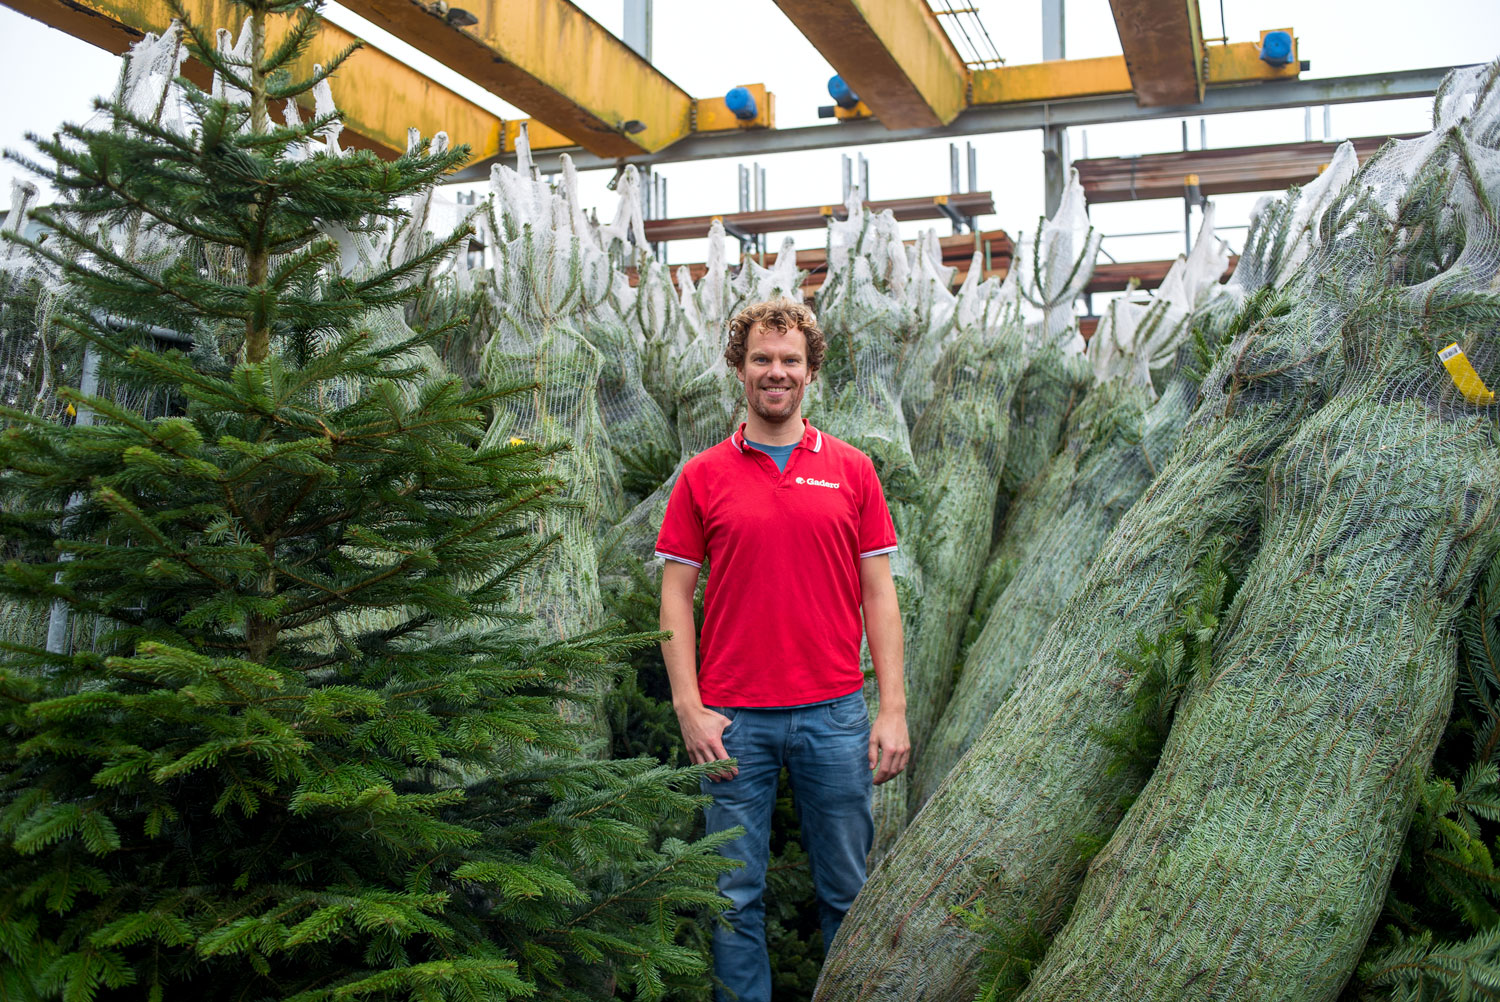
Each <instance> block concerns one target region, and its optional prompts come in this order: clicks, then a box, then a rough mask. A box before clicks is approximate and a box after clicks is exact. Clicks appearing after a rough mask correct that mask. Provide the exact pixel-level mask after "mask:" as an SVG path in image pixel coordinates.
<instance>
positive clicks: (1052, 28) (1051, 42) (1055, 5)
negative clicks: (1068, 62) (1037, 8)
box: [1042, 0, 1068, 60]
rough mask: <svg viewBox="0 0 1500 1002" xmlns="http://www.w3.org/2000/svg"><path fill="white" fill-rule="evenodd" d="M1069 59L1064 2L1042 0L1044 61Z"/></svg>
mask: <svg viewBox="0 0 1500 1002" xmlns="http://www.w3.org/2000/svg"><path fill="white" fill-rule="evenodd" d="M1066 58H1068V18H1067V10H1066V8H1065V6H1064V0H1042V59H1043V60H1052V59H1066Z"/></svg>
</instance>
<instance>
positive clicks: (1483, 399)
mask: <svg viewBox="0 0 1500 1002" xmlns="http://www.w3.org/2000/svg"><path fill="white" fill-rule="evenodd" d="M1438 358H1440V359H1442V362H1443V367H1444V368H1446V369H1447V370H1448V375H1450V376H1452V377H1453V385H1454V386H1457V387H1458V392H1460V393H1462V394H1463V395H1464V399H1465V400H1467V401H1468V402H1469V403H1471V404H1492V403H1494V402H1495V392H1494V391H1493V390H1491V389H1490V388H1489V387H1488V386H1486V385H1484V380H1483V379H1480V378H1479V373H1477V372H1475V371H1474V366H1473V364H1472V363H1471V362H1470V361H1469V358H1468V356H1467V355H1465V354H1464V350H1463V349H1462V348H1460V347H1459V346H1458V342H1457V341H1455V342H1453V343H1452V344H1450V345H1449V346H1448V347H1446V348H1444V349H1443V350H1442V351H1440V352H1438Z"/></svg>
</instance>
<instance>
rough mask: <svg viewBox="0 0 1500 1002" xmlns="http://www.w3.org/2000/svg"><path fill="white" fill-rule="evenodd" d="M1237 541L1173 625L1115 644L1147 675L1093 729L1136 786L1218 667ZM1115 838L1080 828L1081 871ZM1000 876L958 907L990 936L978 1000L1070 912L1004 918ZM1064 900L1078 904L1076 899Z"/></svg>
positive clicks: (1131, 667) (1199, 572)
mask: <svg viewBox="0 0 1500 1002" xmlns="http://www.w3.org/2000/svg"><path fill="white" fill-rule="evenodd" d="M1237 549H1238V548H1237V547H1236V546H1233V545H1231V543H1230V541H1229V540H1228V539H1226V538H1223V537H1221V538H1219V539H1218V540H1216V541H1215V542H1214V543H1212V544H1211V545H1210V546H1208V548H1207V551H1206V552H1205V554H1204V556H1203V558H1202V560H1201V561H1200V562H1199V564H1198V565H1197V567H1196V568H1195V570H1194V574H1193V575H1192V577H1191V578H1190V579H1189V581H1190V583H1189V586H1188V587H1187V589H1186V594H1185V595H1183V596H1181V598H1180V599H1179V600H1178V602H1177V603H1176V605H1177V614H1176V615H1175V616H1174V617H1172V619H1171V620H1170V622H1169V625H1168V626H1167V627H1166V628H1165V629H1164V630H1162V632H1161V633H1160V634H1158V635H1157V636H1155V637H1149V638H1148V637H1146V636H1144V635H1139V634H1138V635H1137V637H1136V642H1135V647H1134V648H1133V649H1131V650H1119V651H1115V652H1114V661H1115V664H1116V667H1117V669H1118V670H1119V671H1120V672H1122V673H1128V674H1129V675H1131V676H1133V677H1136V678H1139V679H1140V680H1141V681H1140V685H1139V686H1138V688H1137V691H1136V696H1135V700H1134V703H1133V705H1132V708H1131V711H1130V712H1129V713H1128V714H1127V715H1126V716H1125V717H1124V719H1122V720H1121V721H1120V723H1119V724H1118V725H1116V726H1113V727H1108V728H1104V727H1095V728H1093V729H1092V730H1091V732H1090V735H1091V737H1092V738H1093V739H1094V740H1095V741H1098V742H1100V743H1101V744H1103V745H1104V746H1105V747H1106V748H1108V749H1110V752H1111V755H1110V759H1109V762H1108V765H1107V766H1106V767H1105V768H1106V769H1107V770H1108V772H1109V773H1110V775H1124V774H1127V773H1128V774H1129V775H1131V776H1133V777H1134V780H1133V781H1132V782H1131V783H1130V784H1129V789H1131V790H1136V791H1138V790H1140V789H1141V788H1142V787H1143V786H1144V785H1145V783H1146V780H1147V779H1149V778H1150V776H1151V773H1152V771H1153V770H1154V769H1155V768H1156V763H1157V760H1158V759H1160V757H1161V750H1162V746H1163V745H1164V744H1165V743H1166V740H1167V735H1168V733H1169V732H1170V731H1171V729H1172V719H1173V715H1174V713H1175V712H1176V708H1177V703H1178V700H1179V699H1180V697H1181V696H1182V693H1183V691H1184V690H1185V689H1186V688H1187V686H1188V684H1189V683H1190V682H1191V681H1192V680H1193V678H1194V677H1195V676H1197V677H1200V678H1201V677H1203V676H1204V675H1206V674H1207V673H1208V671H1209V669H1210V666H1211V659H1212V653H1213V642H1214V636H1215V634H1216V633H1217V632H1218V629H1219V620H1220V618H1221V617H1222V616H1223V614H1224V611H1225V610H1226V609H1227V608H1228V607H1229V603H1230V601H1231V600H1232V599H1233V598H1234V589H1235V585H1236V582H1235V580H1234V578H1233V576H1232V574H1231V571H1230V568H1231V566H1232V562H1233V560H1234V557H1235V554H1236V552H1237ZM1133 800H1134V797H1133V796H1132V797H1130V798H1125V799H1122V800H1121V801H1120V803H1119V805H1118V806H1119V808H1120V811H1121V812H1123V811H1124V810H1126V809H1127V808H1129V806H1130V803H1131V802H1132V801H1133ZM1107 841H1108V840H1107V839H1105V838H1101V837H1100V836H1098V835H1096V834H1094V833H1092V832H1087V833H1078V834H1075V835H1074V837H1073V852H1074V856H1075V860H1074V869H1075V872H1076V873H1077V874H1078V875H1080V876H1081V875H1082V873H1083V871H1084V870H1085V868H1086V867H1087V866H1088V864H1089V861H1090V860H1092V859H1093V858H1094V856H1096V855H1097V854H1098V853H1099V852H1100V851H1101V850H1102V849H1103V848H1104V846H1105V844H1106V843H1107ZM1000 883H1001V881H1000V880H998V878H996V879H992V880H990V881H987V882H986V885H985V887H984V888H983V890H982V891H981V893H980V895H979V896H978V897H977V898H976V900H975V903H974V904H973V905H971V906H968V907H966V908H961V909H958V910H957V911H956V913H955V914H956V915H957V917H958V918H959V919H960V920H962V921H963V922H964V924H965V926H966V927H967V928H969V929H970V930H971V931H973V932H976V933H978V934H979V935H980V937H981V938H982V939H983V941H984V949H983V951H982V955H981V961H980V966H979V982H978V983H979V986H980V987H979V992H978V994H977V996H976V1002H994V1000H997V999H1010V998H1015V997H1016V996H1017V995H1019V994H1021V992H1022V991H1023V990H1024V989H1025V988H1026V986H1027V984H1029V983H1030V981H1031V976H1032V972H1033V970H1034V969H1035V968H1036V966H1037V965H1038V964H1039V963H1040V962H1041V960H1042V957H1043V956H1044V955H1045V954H1046V952H1047V948H1048V947H1049V946H1050V945H1051V942H1052V931H1055V930H1057V929H1058V928H1060V927H1061V926H1062V925H1063V921H1062V919H1065V918H1066V915H1063V916H1061V917H1060V918H1056V917H1053V918H1050V919H1049V918H1047V917H1044V916H1043V915H1042V914H1041V913H1040V912H1039V911H1038V910H1036V909H1032V910H1030V911H1026V912H1022V913H1020V917H1019V918H1015V917H1011V918H1002V917H1003V916H1006V915H1012V916H1014V915H1015V914H1016V912H1015V911H1014V910H1013V909H994V908H987V907H986V905H985V899H986V896H988V895H992V894H994V893H996V892H997V889H998V888H999V886H1000ZM1063 906H1064V907H1065V908H1067V909H1071V903H1069V902H1064V903H1063Z"/></svg>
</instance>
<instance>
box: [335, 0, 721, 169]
mask: <svg viewBox="0 0 1500 1002" xmlns="http://www.w3.org/2000/svg"><path fill="white" fill-rule="evenodd" d="M343 3H344V6H346V7H348V8H349V9H350V10H352V11H354V12H355V13H356V14H359V15H360V16H362V17H366V18H368V19H369V20H371V21H373V22H374V23H375V24H377V25H379V26H380V27H382V28H384V29H386V30H387V31H389V32H391V33H392V34H393V35H395V36H396V37H398V38H400V39H401V40H402V41H404V42H407V43H408V44H410V45H413V46H415V47H416V48H418V49H420V50H421V51H423V52H425V53H427V54H428V55H429V56H431V57H433V58H434V59H436V60H438V62H440V63H442V64H443V65H444V66H447V67H449V68H450V69H453V70H455V71H457V72H458V73H459V74H461V75H462V76H465V77H467V78H468V79H470V80H472V81H474V82H475V83H477V84H479V85H481V86H482V87H484V88H485V89H486V90H489V91H490V92H492V93H494V94H496V95H498V96H499V97H501V98H503V99H505V100H506V101H509V102H510V103H511V104H514V105H516V106H517V107H519V108H521V109H523V110H525V111H527V112H529V113H530V114H531V116H532V117H533V118H535V119H537V120H538V121H540V122H541V123H542V124H543V125H545V126H547V127H548V128H550V129H552V130H555V131H556V132H558V133H561V134H562V135H565V136H567V137H568V138H569V139H571V140H573V141H574V142H575V143H577V144H578V145H580V146H582V147H583V148H584V149H586V150H588V151H589V152H591V153H594V154H597V155H599V156H607V157H627V156H632V155H636V154H640V153H650V152H654V151H656V150H659V149H661V148H662V147H664V146H670V145H671V144H672V143H675V142H676V141H677V140H679V139H681V138H682V137H684V136H686V135H687V134H688V133H690V132H692V131H693V98H692V96H691V95H689V94H688V93H687V91H685V90H683V89H682V88H681V87H678V86H677V85H676V84H674V83H673V82H672V81H671V80H668V79H667V78H666V77H665V76H663V75H662V74H661V73H660V72H659V71H658V70H657V69H655V68H654V67H653V66H652V65H651V64H650V63H648V62H646V60H644V59H643V58H641V57H640V56H639V55H638V54H636V52H635V51H634V50H633V49H631V48H630V47H629V46H628V45H626V44H625V43H624V42H622V41H620V40H619V39H618V38H616V37H615V36H614V35H612V34H610V33H609V32H608V31H606V30H604V28H603V27H601V26H600V25H599V23H598V22H597V21H595V20H594V19H593V18H591V17H589V16H588V15H587V14H585V13H584V12H583V11H581V10H579V9H578V7H576V6H574V5H573V4H572V3H570V2H569V0H525V2H521V0H457V3H455V4H454V5H453V6H449V5H448V4H447V3H444V2H442V0H434V2H432V3H429V4H424V3H417V2H414V0H343ZM458 4H462V7H461V8H460V7H459V6H458Z"/></svg>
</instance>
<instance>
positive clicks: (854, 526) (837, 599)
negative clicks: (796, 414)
mask: <svg viewBox="0 0 1500 1002" xmlns="http://www.w3.org/2000/svg"><path fill="white" fill-rule="evenodd" d="M803 424H804V426H805V430H804V432H803V435H802V441H801V442H799V443H798V444H797V447H796V448H795V449H793V450H792V455H791V458H789V459H788V460H787V464H786V471H785V472H782V471H780V470H778V469H776V463H775V461H774V460H772V459H771V457H770V456H768V455H766V454H765V453H763V452H761V451H760V450H758V449H754V448H751V447H750V446H747V445H746V444H745V426H744V425H740V427H739V430H738V431H736V432H735V433H734V434H733V435H732V436H730V437H729V438H728V439H726V440H725V441H723V442H720V443H719V444H718V445H716V446H714V447H713V448H711V449H708V450H706V451H704V452H702V453H700V454H698V455H697V456H694V457H693V458H692V459H691V460H689V461H688V463H687V465H686V466H684V467H683V470H682V475H681V476H680V477H678V478H677V483H676V485H674V486H673V488H672V496H671V498H670V499H669V500H668V501H667V512H666V515H665V517H664V518H663V519H662V526H661V533H660V535H658V536H657V540H656V555H657V556H659V557H665V558H666V559H668V560H676V561H680V562H681V563H685V564H691V565H692V566H694V567H701V566H703V560H704V558H705V557H706V558H707V559H708V586H707V588H706V589H705V590H704V593H703V633H702V636H701V637H700V639H699V642H698V688H699V691H700V692H701V693H702V695H703V702H704V703H706V704H708V705H710V706H800V705H801V704H803V703H816V702H819V701H822V700H826V699H836V698H838V697H839V696H847V695H848V694H849V693H851V692H854V691H856V690H857V689H859V688H860V686H861V685H862V684H863V683H864V676H863V674H862V673H861V672H860V668H859V642H860V638H861V636H862V635H863V632H864V630H863V623H862V621H861V619H860V585H859V562H860V560H862V559H863V558H865V557H873V556H878V555H880V554H882V553H890V552H891V551H892V550H894V549H895V548H896V529H895V526H894V525H893V524H892V523H891V513H890V510H889V509H888V508H887V507H886V504H885V494H884V493H883V492H882V491H881V489H880V481H879V480H878V479H877V478H876V476H875V467H874V464H872V463H871V462H870V458H869V457H868V456H866V455H865V454H864V453H863V452H860V451H859V450H858V449H856V448H854V447H853V446H852V445H849V444H847V443H845V442H840V441H839V440H838V439H836V438H833V437H832V436H830V435H824V434H823V433H822V432H820V431H818V430H817V429H816V428H814V427H813V426H812V425H811V424H808V423H807V422H806V421H804V422H803Z"/></svg>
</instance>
